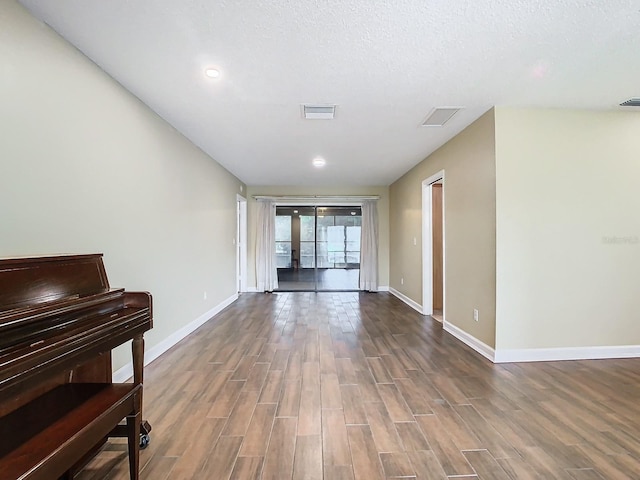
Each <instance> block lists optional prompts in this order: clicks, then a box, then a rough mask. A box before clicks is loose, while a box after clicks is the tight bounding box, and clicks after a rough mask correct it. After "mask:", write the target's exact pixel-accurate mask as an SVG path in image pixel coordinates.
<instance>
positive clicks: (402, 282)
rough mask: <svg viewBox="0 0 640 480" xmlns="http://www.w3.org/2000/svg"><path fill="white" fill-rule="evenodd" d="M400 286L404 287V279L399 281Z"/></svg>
mask: <svg viewBox="0 0 640 480" xmlns="http://www.w3.org/2000/svg"><path fill="white" fill-rule="evenodd" d="M400 285H404V277H402V278H401V279H400Z"/></svg>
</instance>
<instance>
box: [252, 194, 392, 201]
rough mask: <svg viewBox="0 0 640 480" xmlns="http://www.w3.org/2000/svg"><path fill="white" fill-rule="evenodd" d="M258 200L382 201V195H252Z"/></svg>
mask: <svg viewBox="0 0 640 480" xmlns="http://www.w3.org/2000/svg"><path fill="white" fill-rule="evenodd" d="M252 197H253V198H255V199H256V200H380V195H252Z"/></svg>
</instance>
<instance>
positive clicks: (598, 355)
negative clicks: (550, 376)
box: [494, 345, 640, 363]
mask: <svg viewBox="0 0 640 480" xmlns="http://www.w3.org/2000/svg"><path fill="white" fill-rule="evenodd" d="M638 357H640V345H621V346H613V347H566V348H522V349H498V350H496V354H495V360H494V361H495V363H511V362H553V361H556V360H602V359H605V358H638Z"/></svg>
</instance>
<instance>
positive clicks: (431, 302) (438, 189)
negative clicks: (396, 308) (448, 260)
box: [422, 170, 446, 322]
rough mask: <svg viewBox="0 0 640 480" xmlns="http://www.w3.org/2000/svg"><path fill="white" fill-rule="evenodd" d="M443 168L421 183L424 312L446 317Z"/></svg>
mask: <svg viewBox="0 0 640 480" xmlns="http://www.w3.org/2000/svg"><path fill="white" fill-rule="evenodd" d="M444 192H445V183H444V170H442V171H440V172H438V173H437V174H435V175H432V176H431V177H429V178H427V179H426V180H424V181H423V182H422V288H423V291H422V313H423V314H424V315H431V316H432V317H433V318H435V319H436V320H438V321H440V322H443V321H444V318H445V295H446V292H445V241H444V240H445V214H444V202H445V195H444Z"/></svg>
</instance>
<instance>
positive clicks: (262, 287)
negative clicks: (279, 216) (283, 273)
mask: <svg viewBox="0 0 640 480" xmlns="http://www.w3.org/2000/svg"><path fill="white" fill-rule="evenodd" d="M256 277H257V278H256V280H257V286H258V291H259V292H272V291H273V290H275V289H276V288H278V269H277V267H276V206H275V205H274V204H273V202H272V201H271V200H263V199H260V200H258V232H257V238H256Z"/></svg>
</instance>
